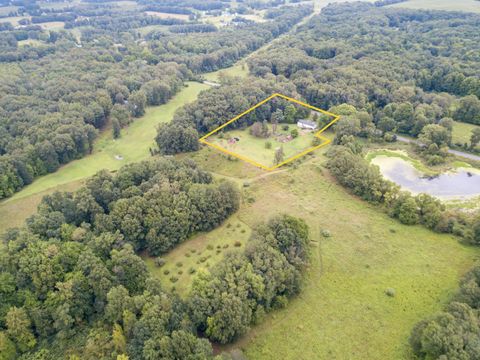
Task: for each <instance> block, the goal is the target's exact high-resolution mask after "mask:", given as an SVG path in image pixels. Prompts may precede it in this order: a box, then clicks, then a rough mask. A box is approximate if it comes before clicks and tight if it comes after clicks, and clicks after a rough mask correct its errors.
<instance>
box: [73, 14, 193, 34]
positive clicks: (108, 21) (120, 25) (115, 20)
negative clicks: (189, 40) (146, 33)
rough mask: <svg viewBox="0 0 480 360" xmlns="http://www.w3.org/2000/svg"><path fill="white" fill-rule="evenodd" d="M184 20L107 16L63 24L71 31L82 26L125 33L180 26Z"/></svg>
mask: <svg viewBox="0 0 480 360" xmlns="http://www.w3.org/2000/svg"><path fill="white" fill-rule="evenodd" d="M184 23H185V20H181V19H174V18H167V19H162V18H159V17H158V16H150V15H144V14H120V15H118V14H117V15H115V14H107V15H104V16H97V17H93V18H87V19H80V20H72V21H67V22H65V29H72V28H76V27H82V26H93V27H94V28H96V29H103V30H108V31H127V30H130V29H136V28H140V27H144V26H149V25H167V26H170V25H180V24H184Z"/></svg>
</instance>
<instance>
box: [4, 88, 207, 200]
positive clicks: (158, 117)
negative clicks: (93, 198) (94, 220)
mask: <svg viewBox="0 0 480 360" xmlns="http://www.w3.org/2000/svg"><path fill="white" fill-rule="evenodd" d="M207 88H208V86H207V85H203V84H200V83H196V82H189V83H188V87H185V88H184V89H182V90H181V91H180V92H179V93H178V94H177V95H176V96H174V97H173V98H172V99H171V100H170V101H169V102H168V103H167V104H165V105H160V106H155V107H149V108H147V111H146V114H145V115H144V116H143V117H141V118H139V119H135V120H134V122H133V123H132V124H130V126H128V127H127V128H125V129H122V136H121V138H120V139H117V140H115V139H113V138H112V134H111V132H110V131H107V132H104V133H103V134H101V135H100V138H99V139H98V141H96V143H95V146H94V151H93V153H92V154H91V155H89V156H86V157H84V158H82V159H79V160H75V161H72V162H70V163H68V164H66V165H64V166H62V167H61V168H60V169H58V170H57V171H56V172H54V173H51V174H48V175H46V176H42V177H41V178H39V179H37V180H35V181H34V182H33V183H32V184H31V185H29V186H27V187H25V188H24V189H23V190H21V191H20V192H18V193H16V194H15V195H13V196H12V197H11V198H9V199H7V200H6V201H5V202H9V201H12V200H15V199H20V198H23V197H25V196H29V195H32V194H36V193H38V192H41V191H44V190H46V189H49V188H52V187H55V186H57V185H61V184H66V183H69V182H71V181H76V180H79V179H84V178H87V177H89V176H92V175H94V174H95V173H97V172H98V171H100V170H102V169H108V170H117V169H119V168H120V167H121V166H123V165H125V164H128V163H131V162H136V161H141V160H145V159H148V158H150V151H149V148H154V147H155V143H154V138H155V135H156V127H157V125H158V124H159V123H162V122H168V121H170V120H171V119H172V117H173V114H174V112H175V110H177V109H178V108H179V107H180V106H182V105H183V104H186V103H189V102H192V101H194V100H195V99H196V97H197V95H198V94H199V92H200V91H202V90H204V89H207ZM116 156H122V157H123V160H117V159H116Z"/></svg>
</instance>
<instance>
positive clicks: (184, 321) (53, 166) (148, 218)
mask: <svg viewBox="0 0 480 360" xmlns="http://www.w3.org/2000/svg"><path fill="white" fill-rule="evenodd" d="M402 1H403V0H380V1H376V2H374V3H366V2H355V3H348V4H331V5H328V6H326V7H325V8H324V9H323V10H322V12H321V13H320V14H316V15H314V16H312V17H311V18H308V19H307V20H305V22H301V21H302V19H305V18H306V17H307V16H308V15H310V14H311V13H312V11H313V6H312V4H311V3H308V4H304V3H303V2H302V1H286V0H275V1H268V0H243V1H227V0H222V1H218V0H208V1H198V0H179V1H175V0H137V1H132V2H130V1H129V2H118V3H115V4H113V3H112V2H110V1H109V0H88V1H86V0H82V1H79V2H66V3H54V4H55V6H48V5H49V4H48V2H47V3H45V2H41V3H40V2H38V1H34V0H13V1H8V2H6V1H0V5H2V6H3V5H8V6H9V8H10V7H11V8H12V9H11V10H10V12H9V13H8V14H6V13H3V14H0V18H2V17H5V18H7V19H12V18H13V17H15V18H16V19H15V20H10V21H11V22H8V21H7V22H0V199H3V198H6V197H9V196H11V195H13V194H14V193H15V192H16V191H18V190H20V189H21V188H22V187H24V186H26V185H28V184H30V183H32V182H33V181H34V180H35V179H36V178H37V177H39V176H42V175H45V174H47V173H52V172H54V171H56V170H57V169H58V168H59V167H60V166H62V165H63V164H67V163H69V162H71V161H73V160H75V159H79V158H81V157H84V156H86V155H88V154H90V153H91V152H92V151H94V144H95V140H96V138H97V137H98V135H99V134H100V133H101V132H102V131H105V130H107V129H110V128H112V129H113V137H114V138H117V137H120V136H121V132H122V131H124V130H122V129H123V128H125V127H128V126H129V125H130V124H131V123H132V122H134V121H137V119H138V118H140V117H142V116H143V115H144V114H145V110H146V107H147V106H156V105H162V104H166V103H167V102H168V101H169V100H170V99H171V98H172V97H173V96H174V95H175V94H177V93H179V92H180V90H182V89H183V88H184V87H185V86H186V82H187V81H197V82H202V81H203V80H204V79H205V77H204V73H206V72H210V71H215V70H219V69H222V68H226V67H228V66H231V65H233V64H235V63H236V62H237V61H238V60H239V59H242V58H245V57H246V55H248V54H250V53H252V52H254V51H255V50H258V49H260V48H261V47H262V46H263V45H265V44H267V43H270V42H272V40H274V39H277V38H279V36H280V35H283V36H282V37H280V38H279V39H277V40H276V41H274V42H272V43H271V45H269V46H267V47H265V48H264V49H260V50H259V51H257V52H255V53H254V54H253V55H252V56H250V57H248V59H247V61H246V62H247V63H248V70H249V73H250V76H249V77H247V78H243V79H242V78H234V77H228V76H223V75H220V76H219V80H218V82H219V84H214V85H218V86H212V88H210V89H209V90H206V91H202V92H201V93H200V94H199V96H198V98H197V100H196V101H194V102H192V103H190V104H187V105H185V106H183V107H182V108H180V109H179V110H178V111H176V113H175V115H174V116H173V120H172V121H171V122H170V123H162V122H161V121H158V123H161V125H159V126H158V131H157V134H156V137H155V141H156V143H157V145H158V149H157V150H153V149H151V154H152V159H151V160H149V161H144V162H140V163H133V164H130V165H127V166H124V167H122V168H120V170H118V171H116V172H109V171H106V170H105V171H101V172H99V173H97V174H96V175H94V176H93V177H91V178H89V179H88V180H87V181H86V182H85V184H84V185H82V186H81V187H80V188H79V189H78V190H76V191H73V192H54V193H51V194H49V195H46V196H44V197H43V199H42V200H41V202H40V205H39V207H38V209H37V212H36V213H35V214H34V215H32V216H30V217H29V218H28V219H27V220H26V222H25V223H24V225H23V226H21V227H19V228H14V229H10V230H9V231H8V232H6V234H5V235H4V236H3V239H2V240H3V244H1V245H2V247H1V251H0V359H1V360H3V359H5V360H11V359H17V358H19V359H24V360H27V359H42V360H54V359H59V358H69V359H72V360H73V359H80V358H82V359H92V360H93V359H112V360H114V359H117V360H128V359H132V360H133V359H135V360H136V359H138V360H141V359H146V360H154V359H171V360H176V359H216V360H220V359H223V360H229V359H231V360H233V359H236V360H238V358H239V357H237V356H234V355H232V354H229V353H228V352H225V353H223V354H221V355H217V356H215V355H214V347H215V346H216V345H219V344H228V343H231V342H233V341H235V340H237V339H239V338H240V337H241V336H242V335H245V334H246V333H247V331H248V330H249V328H250V327H251V326H254V325H256V324H259V323H261V322H262V321H263V320H264V318H265V315H266V314H267V313H268V312H270V311H272V310H275V309H279V308H282V307H285V306H286V305H287V304H288V302H289V301H290V299H292V298H293V297H295V296H297V295H298V294H300V291H301V289H302V283H303V280H304V274H305V272H306V270H307V268H308V266H309V264H311V263H312V258H311V257H310V255H311V254H310V251H311V244H310V229H309V227H308V225H307V223H306V222H305V220H303V219H301V218H297V217H293V216H291V215H288V214H283V213H281V212H280V214H279V211H275V212H274V214H279V215H276V216H273V217H271V218H269V219H268V220H266V221H264V222H261V223H258V224H256V225H255V226H253V228H252V233H251V235H250V233H247V237H248V240H247V241H246V242H245V243H244V245H242V243H240V242H237V243H238V244H239V246H236V245H235V246H234V247H233V248H230V250H227V251H225V255H223V254H222V257H221V259H220V260H219V261H218V262H216V263H215V264H213V265H212V266H211V267H210V265H209V266H208V267H206V266H205V267H204V268H203V267H202V268H201V270H199V271H198V272H197V271H196V270H195V269H193V270H194V271H195V276H194V277H192V279H193V281H192V283H191V284H189V287H188V291H187V292H186V294H180V293H178V292H177V289H176V288H175V287H173V288H172V290H171V291H170V290H167V288H166V284H164V283H161V280H159V277H155V276H154V275H153V274H152V272H151V271H150V270H149V269H147V265H146V264H147V262H146V260H147V259H148V260H152V262H153V263H154V264H156V266H158V267H160V266H163V265H164V262H165V260H164V258H163V257H162V256H165V254H166V253H168V252H169V251H171V250H173V249H174V248H175V247H177V246H180V245H181V244H182V243H184V242H185V241H187V240H188V239H190V238H192V237H193V236H195V235H197V234H200V235H203V233H205V232H210V231H212V230H214V229H217V230H218V228H219V227H221V226H222V224H224V223H225V222H226V221H229V220H228V219H230V218H231V216H232V215H233V214H235V213H236V212H237V210H239V208H240V207H241V206H243V205H242V204H243V203H244V202H245V203H250V202H252V203H254V202H255V199H254V198H253V197H248V198H246V196H245V194H248V193H249V190H248V188H250V187H251V184H250V183H249V182H247V181H245V182H244V177H241V178H235V177H232V178H233V179H236V180H239V183H240V184H242V183H243V188H242V189H239V187H238V184H237V182H233V181H230V180H226V179H225V178H227V179H229V178H230V174H228V175H227V176H225V175H224V174H222V175H221V176H214V174H212V173H210V172H208V171H206V170H204V169H202V168H200V167H199V166H198V165H197V164H196V163H195V162H194V161H193V160H191V159H188V158H182V157H180V158H181V159H176V158H172V157H171V156H170V155H175V154H178V153H182V152H187V151H197V150H199V149H200V145H199V142H198V138H199V137H200V136H202V135H205V134H207V133H208V132H210V131H212V130H213V129H215V128H217V127H218V126H220V125H221V124H223V123H224V122H225V121H227V120H229V119H231V118H233V117H234V116H236V115H238V114H240V113H242V112H243V111H245V110H247V109H248V108H250V107H251V106H253V105H254V104H256V103H258V102H260V101H261V100H263V99H265V98H267V97H268V96H270V95H272V94H273V93H282V94H285V95H287V96H290V97H293V98H296V99H299V100H303V101H305V102H308V103H310V104H312V105H314V106H317V107H320V108H323V109H328V110H329V111H330V112H332V113H335V114H338V115H340V116H341V120H340V121H338V123H336V124H335V126H334V127H332V128H333V131H334V134H329V135H331V136H332V139H333V146H331V147H330V148H329V150H328V151H327V152H326V157H327V159H328V160H326V161H325V163H324V164H322V165H318V166H317V165H315V169H314V170H315V171H318V172H319V173H321V174H322V176H323V177H324V178H325V179H326V178H327V176H328V179H330V180H332V179H333V180H332V184H329V186H330V185H333V183H338V184H340V185H341V186H343V187H344V188H346V189H347V191H346V192H345V191H343V189H341V190H342V191H343V193H345V194H346V195H347V196H348V194H349V193H350V194H352V195H355V196H356V197H358V198H360V199H362V200H364V201H366V202H369V203H370V204H373V205H375V206H376V207H377V208H378V209H379V210H381V211H383V212H384V213H387V214H388V215H389V216H390V217H391V218H393V219H396V220H398V222H399V223H401V224H404V225H412V226H413V225H421V226H423V227H425V228H427V229H430V230H432V231H433V232H436V233H444V234H452V235H454V236H455V237H456V238H457V239H458V240H459V241H461V242H463V243H464V244H466V245H468V246H479V245H480V216H479V214H478V212H475V211H473V210H472V211H470V210H468V211H460V210H458V209H456V208H452V207H450V206H447V205H445V203H443V202H442V201H440V200H438V199H437V198H435V197H433V196H429V195H427V194H419V195H412V194H411V193H409V192H406V191H401V189H400V187H399V186H397V185H395V184H394V183H392V182H390V181H388V180H386V179H385V178H384V177H383V176H382V175H381V173H380V171H379V169H378V167H376V166H373V165H371V164H370V163H369V161H368V160H367V159H366V151H365V148H366V147H368V146H370V145H371V144H381V145H390V143H393V142H395V141H396V140H397V138H398V137H399V136H400V135H407V136H410V137H412V138H415V139H416V140H418V142H417V143H415V144H414V145H412V148H411V150H412V152H415V153H416V155H417V156H418V158H419V159H421V160H423V161H424V162H425V163H427V164H429V165H440V164H444V163H445V161H447V160H448V157H449V156H450V155H449V153H448V149H449V148H451V147H457V148H460V147H461V148H462V149H463V150H464V151H470V152H472V153H473V152H478V151H479V149H478V145H479V144H480V130H479V128H476V129H475V130H473V131H472V134H471V137H470V144H467V143H455V142H454V141H453V140H452V130H453V126H454V124H455V121H456V122H462V123H465V124H472V125H480V76H479V74H480V32H479V31H478V29H479V28H480V15H475V14H470V13H461V12H439V11H419V10H407V9H397V8H390V7H388V5H391V4H395V3H399V2H402ZM297 3H300V4H297ZM0 8H1V7H0ZM159 14H160V15H161V16H159ZM259 14H261V16H260V15H259ZM220 15H222V16H225V17H226V18H229V19H231V20H224V19H221V20H219V22H217V23H212V22H209V21H207V20H205V19H209V18H212V17H220ZM242 15H252V17H251V18H252V19H254V18H255V17H259V18H260V20H259V19H258V18H257V21H255V20H251V18H247V17H242ZM52 23H61V24H62V25H61V28H55V27H52V28H49V27H48V26H47V25H49V26H52ZM299 23H301V24H300V25H298V26H296V27H295V25H297V24H299ZM53 25H55V24H53ZM56 25H58V24H56ZM292 29H293V30H292ZM190 84H191V83H190ZM195 85H197V84H195ZM309 116H310V112H309V111H306V110H305V109H304V108H302V107H299V106H296V105H294V104H292V103H290V102H288V101H286V100H282V99H274V100H272V101H270V102H268V103H267V104H264V105H263V106H261V107H259V108H258V109H256V110H255V111H252V112H251V113H249V114H248V115H246V116H244V117H242V118H241V119H239V120H238V121H235V122H234V123H232V124H231V125H229V127H227V128H225V129H223V131H224V132H227V131H229V130H231V129H242V130H243V129H245V128H246V127H248V126H251V132H250V134H253V135H254V136H257V135H258V136H257V137H259V138H262V131H263V130H265V129H266V131H267V132H268V126H267V122H268V121H272V119H274V118H281V119H282V122H285V123H288V124H294V123H295V122H296V121H297V120H298V119H304V118H306V117H309ZM313 120H314V121H317V122H318V125H319V126H320V127H322V126H324V125H326V124H327V123H329V122H330V121H331V118H329V117H327V116H322V115H320V114H316V115H315V116H314V117H313ZM262 126H263V127H262ZM287 128H288V126H287ZM294 131H296V132H297V136H298V130H297V129H295V130H294ZM224 132H220V135H221V136H224V135H225V133H224ZM257 132H258V134H257V135H255V133H257ZM154 136H155V134H152V138H153V137H154ZM317 140H318V139H317ZM262 141H263V140H262ZM270 146H271V144H270ZM159 155H161V156H159ZM164 155H169V156H164ZM203 160H205V158H204V159H203ZM208 160H209V159H207V160H206V161H208ZM223 160H225V161H229V160H230V159H223V158H222V161H223ZM322 161H323V160H322ZM231 164H233V162H232V163H231ZM298 164H299V163H298V162H297V163H294V164H293V165H292V169H293V170H296V169H298ZM323 167H324V168H325V169H323ZM324 173H328V174H325V175H324ZM242 176H243V174H242ZM323 177H322V179H323ZM259 178H262V181H263V177H262V176H261V175H260V176H259ZM285 179H287V178H285ZM286 181H291V182H290V183H289V184H293V181H294V180H291V179H289V180H285V182H286ZM252 187H253V186H252ZM292 188H293V186H292ZM294 195H295V196H297V195H298V193H297V194H294ZM292 196H293V195H292ZM300 196H302V195H300ZM287 205H288V204H287ZM363 205H365V204H363ZM248 210H250V209H248ZM262 210H263V209H262ZM275 210H278V209H275ZM280 210H282V209H280ZM307 210H308V209H307ZM266 213H267V212H266ZM312 214H313V211H312ZM381 215H383V214H381ZM235 216H237V215H234V217H235ZM312 217H314V215H312ZM306 218H307V217H306ZM384 218H386V219H387V220H389V221H391V219H389V218H388V217H387V216H384ZM229 225H230V224H229ZM397 225H398V224H397ZM419 228H420V227H419ZM420 229H421V230H424V229H422V228H420ZM395 231H396V230H395V229H394V228H390V232H395ZM319 233H320V234H319V235H320V236H321V237H323V238H325V240H327V238H329V237H331V235H332V234H331V233H330V231H328V230H326V229H320V231H319ZM412 233H413V232H412ZM234 236H240V235H238V234H236V235H234ZM368 236H369V235H367V234H365V237H366V238H368ZM235 240H236V239H235ZM402 240H404V239H402ZM210 246H212V245H210ZM315 246H318V250H319V251H321V249H320V242H319V240H318V239H315ZM212 249H213V247H212ZM223 249H227V247H225V248H223ZM153 259H154V260H153ZM382 260H383V259H382ZM199 261H200V260H199ZM162 264H163V265H162ZM177 264H178V263H177ZM362 266H364V265H363V264H362ZM368 268H370V265H365V269H368ZM163 271H165V270H163ZM322 271H323V269H322ZM163 274H165V275H168V276H172V277H171V278H170V280H171V282H172V283H174V282H175V281H177V280H178V278H175V275H174V274H171V273H170V272H169V273H166V272H163ZM177 274H179V273H177ZM192 274H193V273H192ZM174 280H175V281H174ZM190 285H191V286H190ZM322 291H323V289H322ZM392 294H393V293H391V294H390V295H388V294H387V295H388V296H391V297H393V295H392ZM342 300H343V299H342ZM370 310H371V311H373V310H374V307H372V308H371V309H370V308H369V311H370ZM418 321H419V322H418V324H417V325H416V326H415V328H414V329H413V330H412V333H411V337H410V345H411V348H412V349H413V352H414V353H415V356H416V357H418V358H420V359H476V358H477V357H478V354H479V353H480V347H479V343H480V339H479V334H480V327H479V326H480V325H479V323H480V268H479V267H478V265H477V266H476V267H474V268H473V269H471V270H470V271H469V272H468V273H467V274H466V275H465V277H464V278H463V279H462V280H461V283H460V288H459V291H458V292H457V293H456V294H455V295H454V296H453V297H452V298H450V299H449V304H448V305H447V306H446V307H445V308H444V309H443V311H441V312H440V313H438V314H436V315H434V316H431V317H430V318H427V319H423V320H422V319H418ZM320 325H321V324H320ZM298 329H302V330H303V328H298ZM410 329H411V326H410V327H409V328H408V331H410ZM294 330H295V329H294ZM285 331H291V329H286V330H285ZM405 339H406V338H405ZM275 356H277V354H275ZM240 358H241V357H240Z"/></svg>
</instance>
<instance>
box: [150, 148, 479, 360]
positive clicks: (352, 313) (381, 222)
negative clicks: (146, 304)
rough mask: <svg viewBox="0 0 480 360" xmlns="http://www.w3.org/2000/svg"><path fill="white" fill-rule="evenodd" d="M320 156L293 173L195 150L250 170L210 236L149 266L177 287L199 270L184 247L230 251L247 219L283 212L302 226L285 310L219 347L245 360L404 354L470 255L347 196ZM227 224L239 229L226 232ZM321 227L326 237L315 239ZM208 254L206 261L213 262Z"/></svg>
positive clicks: (214, 166)
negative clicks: (301, 256)
mask: <svg viewBox="0 0 480 360" xmlns="http://www.w3.org/2000/svg"><path fill="white" fill-rule="evenodd" d="M321 152H323V151H322V150H320V151H317V152H316V155H315V157H313V158H312V157H310V160H306V161H305V162H304V163H303V164H301V165H300V166H299V167H298V168H297V169H293V168H288V169H283V170H280V171H278V172H271V173H255V170H252V168H251V167H250V166H249V165H246V164H244V163H243V162H241V161H229V160H227V158H226V157H222V156H216V155H215V154H214V153H212V151H211V150H209V149H205V150H202V151H201V152H200V153H198V154H196V155H195V156H194V157H195V158H197V159H200V162H202V159H204V158H205V157H209V156H213V157H210V161H204V166H207V167H210V166H209V164H211V167H210V169H211V170H214V171H215V170H217V171H218V169H219V167H222V166H224V167H225V168H229V169H230V170H231V171H230V175H231V176H233V177H236V176H237V175H238V176H242V174H245V173H249V174H251V175H250V179H249V180H243V182H248V183H249V186H248V187H245V188H243V192H244V203H243V205H242V207H241V209H240V211H239V212H238V214H237V215H236V216H234V217H232V218H231V219H229V221H226V222H225V224H223V225H222V227H220V228H219V229H217V230H215V232H212V233H210V234H208V235H206V236H205V235H200V236H198V237H195V238H194V239H192V240H189V241H187V242H185V243H184V244H182V245H181V246H180V247H179V248H177V249H175V250H174V251H173V252H171V253H170V254H168V255H167V256H166V257H165V259H166V260H167V263H166V265H165V266H164V267H162V268H160V269H158V268H156V269H155V272H156V273H157V274H159V276H160V278H162V279H163V280H166V282H167V283H168V284H169V285H168V286H172V284H171V281H170V280H169V278H170V277H171V275H172V274H175V273H176V272H178V270H179V269H182V270H183V273H182V274H181V275H180V276H179V280H178V282H176V283H175V285H174V286H175V287H176V288H177V291H179V292H180V293H185V292H186V291H187V290H188V286H189V284H190V281H191V277H192V275H190V274H188V275H186V276H185V273H188V269H189V268H190V267H191V266H193V267H195V268H196V269H198V268H199V267H200V266H203V265H200V264H197V263H196V261H198V257H197V256H196V255H195V254H194V253H193V254H192V255H191V256H190V257H187V256H186V255H185V254H187V253H188V252H189V251H191V249H196V251H199V252H202V255H201V256H203V255H204V254H215V252H216V249H217V246H218V245H221V246H222V245H223V244H226V243H228V244H230V247H231V243H232V242H234V241H237V240H238V241H241V242H242V244H243V241H244V236H245V235H246V233H247V232H248V231H249V228H251V227H253V226H254V225H255V224H256V223H257V222H259V221H261V220H264V219H267V218H269V217H270V216H271V215H273V214H276V213H279V212H285V211H288V212H289V213H291V214H292V215H295V216H299V217H302V218H304V219H305V220H306V221H307V222H308V224H309V226H310V228H311V231H312V237H313V239H314V243H313V246H312V264H311V266H310V268H309V270H308V277H307V279H306V282H305V286H304V289H303V291H302V293H301V295H300V296H299V297H298V298H297V299H295V300H294V301H293V302H292V303H291V304H289V305H288V306H287V307H286V308H285V309H283V310H280V311H276V312H274V313H272V314H270V315H269V316H267V319H266V321H265V322H263V323H262V324H261V325H259V326H257V327H255V328H253V329H252V330H251V331H250V332H249V333H248V334H247V336H245V337H244V338H242V339H240V340H239V341H238V342H237V343H235V344H233V345H231V346H229V347H227V348H235V347H241V348H242V349H244V351H245V352H246V354H247V356H248V358H251V359H278V357H279V354H281V357H282V359H405V358H408V357H410V348H409V346H408V337H409V334H410V331H411V329H412V327H413V325H414V324H415V323H416V322H417V321H418V320H419V319H421V318H424V317H427V316H429V315H431V314H433V313H435V312H436V311H438V310H440V309H441V308H442V305H443V304H445V303H446V302H447V300H448V299H449V297H450V296H451V295H452V294H453V292H454V291H455V289H456V288H457V284H458V278H459V277H460V275H461V274H463V273H464V272H465V271H466V270H467V269H469V267H471V265H472V264H473V263H474V261H475V259H478V258H479V251H478V249H475V248H471V247H466V246H463V245H461V244H459V243H458V241H457V240H456V239H454V238H453V237H451V236H448V235H439V234H436V233H433V232H431V231H428V230H426V229H424V228H422V227H420V226H417V227H408V226H404V225H401V224H399V223H398V222H397V221H395V220H393V219H391V218H389V217H388V216H387V215H386V214H384V213H383V212H381V211H380V210H379V209H377V208H375V207H373V206H371V205H369V204H367V203H365V202H363V201H360V200H358V199H357V198H355V197H353V196H351V195H350V194H348V193H347V192H346V191H345V190H344V189H343V188H342V187H340V186H339V185H337V184H336V183H335V182H334V181H333V180H332V179H331V178H330V177H329V175H328V172H327V171H326V170H325V169H324V168H323V167H322V163H323V162H324V161H325V158H324V157H323V156H322V155H319V154H320V153H321ZM236 223H239V224H241V225H240V228H239V229H246V232H245V233H241V232H238V231H235V232H233V231H232V226H233V227H234V229H235V227H236V226H237V225H235V224H236ZM229 224H230V225H229ZM322 230H328V231H329V232H330V233H331V234H332V236H331V237H323V236H322V235H321V232H322ZM209 245H210V250H208V246H209ZM242 246H243V245H242ZM227 251H228V250H227ZM224 252H225V250H224V249H223V248H222V251H221V254H223V253H224ZM214 256H216V255H212V257H211V259H209V260H208V261H207V262H214V261H215V257H214ZM177 262H182V266H181V267H177V266H176V264H177ZM446 264H448V266H446ZM150 265H151V268H153V264H152V263H150ZM164 269H168V270H170V273H169V274H168V275H167V276H165V275H164V274H163V273H161V272H162V271H163V270H164ZM193 276H195V275H193ZM388 288H392V289H394V290H395V296H394V297H389V296H387V295H386V294H385V291H386V289H388Z"/></svg>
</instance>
